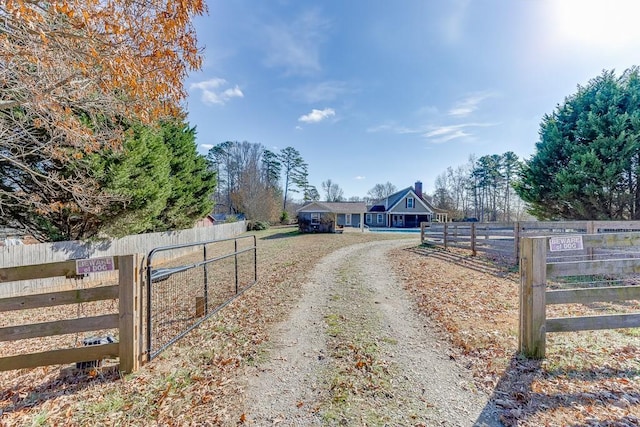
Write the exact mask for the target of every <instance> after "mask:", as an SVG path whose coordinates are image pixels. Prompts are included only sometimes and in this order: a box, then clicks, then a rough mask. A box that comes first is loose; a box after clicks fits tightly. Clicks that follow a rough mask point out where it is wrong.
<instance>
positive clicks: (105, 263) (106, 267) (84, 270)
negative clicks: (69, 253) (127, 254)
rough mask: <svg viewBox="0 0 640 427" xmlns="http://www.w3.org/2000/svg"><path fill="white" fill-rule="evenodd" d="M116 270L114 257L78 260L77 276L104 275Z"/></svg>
mask: <svg viewBox="0 0 640 427" xmlns="http://www.w3.org/2000/svg"><path fill="white" fill-rule="evenodd" d="M115 269H116V267H115V263H114V262H113V257H112V256H106V257H102V258H90V259H77V260H76V274H89V273H103V272H105V271H113V270H115Z"/></svg>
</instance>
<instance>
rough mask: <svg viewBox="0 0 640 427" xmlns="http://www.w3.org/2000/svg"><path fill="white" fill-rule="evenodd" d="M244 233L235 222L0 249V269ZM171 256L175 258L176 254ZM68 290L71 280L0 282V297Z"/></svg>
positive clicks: (242, 226)
mask: <svg viewBox="0 0 640 427" xmlns="http://www.w3.org/2000/svg"><path fill="white" fill-rule="evenodd" d="M246 230H247V226H246V223H245V221H239V222H234V223H229V224H216V225H213V226H210V227H197V228H191V229H187V230H179V231H166V232H160V233H147V234H137V235H133V236H126V237H122V238H119V239H105V240H97V241H86V242H84V241H70V242H50V243H38V244H35V245H20V246H0V266H2V267H19V266H22V265H31V264H45V263H54V262H59V261H66V260H70V259H82V258H95V257H104V256H114V257H115V256H120V255H127V254H135V253H149V251H151V250H152V249H154V248H157V247H161V246H172V245H181V244H188V243H193V242H203V241H210V240H221V239H228V238H232V237H235V236H238V235H240V234H242V233H244V232H245V231H246ZM188 250H190V249H186V250H185V251H188ZM171 255H172V256H177V254H171ZM105 274H108V273H105ZM103 276H104V275H103V274H101V277H103ZM113 280H114V281H115V280H117V277H116V276H115V275H114V276H113ZM70 289H73V281H69V280H66V279H65V278H64V277H57V278H46V279H38V280H29V281H22V282H14V283H9V282H2V281H0V298H4V297H14V296H15V297H17V296H21V295H27V294H40V293H43V292H54V291H56V292H57V291H64V290H70Z"/></svg>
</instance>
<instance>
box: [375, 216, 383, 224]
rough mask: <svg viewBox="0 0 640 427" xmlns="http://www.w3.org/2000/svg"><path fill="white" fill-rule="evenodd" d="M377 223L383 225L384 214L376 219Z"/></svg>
mask: <svg viewBox="0 0 640 427" xmlns="http://www.w3.org/2000/svg"><path fill="white" fill-rule="evenodd" d="M376 222H377V223H378V224H381V223H382V214H378V217H377V218H376Z"/></svg>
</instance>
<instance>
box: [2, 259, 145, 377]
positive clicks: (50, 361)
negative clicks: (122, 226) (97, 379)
mask: <svg viewBox="0 0 640 427" xmlns="http://www.w3.org/2000/svg"><path fill="white" fill-rule="evenodd" d="M113 261H114V262H113V266H114V268H115V269H117V270H118V284H117V285H112V286H103V287H96V288H87V289H76V290H71V291H62V292H52V293H45V294H36V295H26V296H19V297H10V298H2V299H0V313H4V312H9V311H16V310H27V309H35V308H47V307H56V306H60V305H67V304H79V303H84V302H92V301H102V300H113V299H118V312H117V313H113V314H106V315H99V316H90V317H78V318H74V319H65V320H58V321H51V322H44V323H34V324H21V325H15V326H7V327H3V328H0V342H3V341H17V340H22V339H29V338H39V337H47V336H55V335H64V334H72V333H79V332H90V331H98V330H103V329H115V328H117V329H118V331H119V337H118V342H117V343H109V344H100V345H90V346H84V347H78V348H65V349H54V350H49V351H44V352H38V353H30V354H19V355H15V356H7V357H2V358H0V371H7V370H12V369H22V368H34V367H37V366H45V365H57V364H67V363H74V362H84V361H90V360H100V359H103V358H105V357H119V359H120V361H119V363H120V366H119V369H120V370H121V371H122V372H132V371H135V370H137V369H138V368H139V365H140V361H141V349H142V343H141V341H140V336H141V332H142V331H141V303H142V296H141V290H142V286H141V283H140V262H141V258H140V257H139V256H138V255H126V256H119V257H117V258H115V259H114V260H113ZM75 275H76V261H63V262H56V263H49V264H40V265H30V266H23V267H10V268H4V269H0V283H1V282H12V281H20V280H31V279H36V278H48V277H59V276H63V277H72V276H75Z"/></svg>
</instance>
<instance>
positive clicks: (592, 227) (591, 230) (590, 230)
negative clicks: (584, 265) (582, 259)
mask: <svg viewBox="0 0 640 427" xmlns="http://www.w3.org/2000/svg"><path fill="white" fill-rule="evenodd" d="M596 233H597V230H596V223H595V221H587V234H596ZM587 259H589V260H593V248H587Z"/></svg>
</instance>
